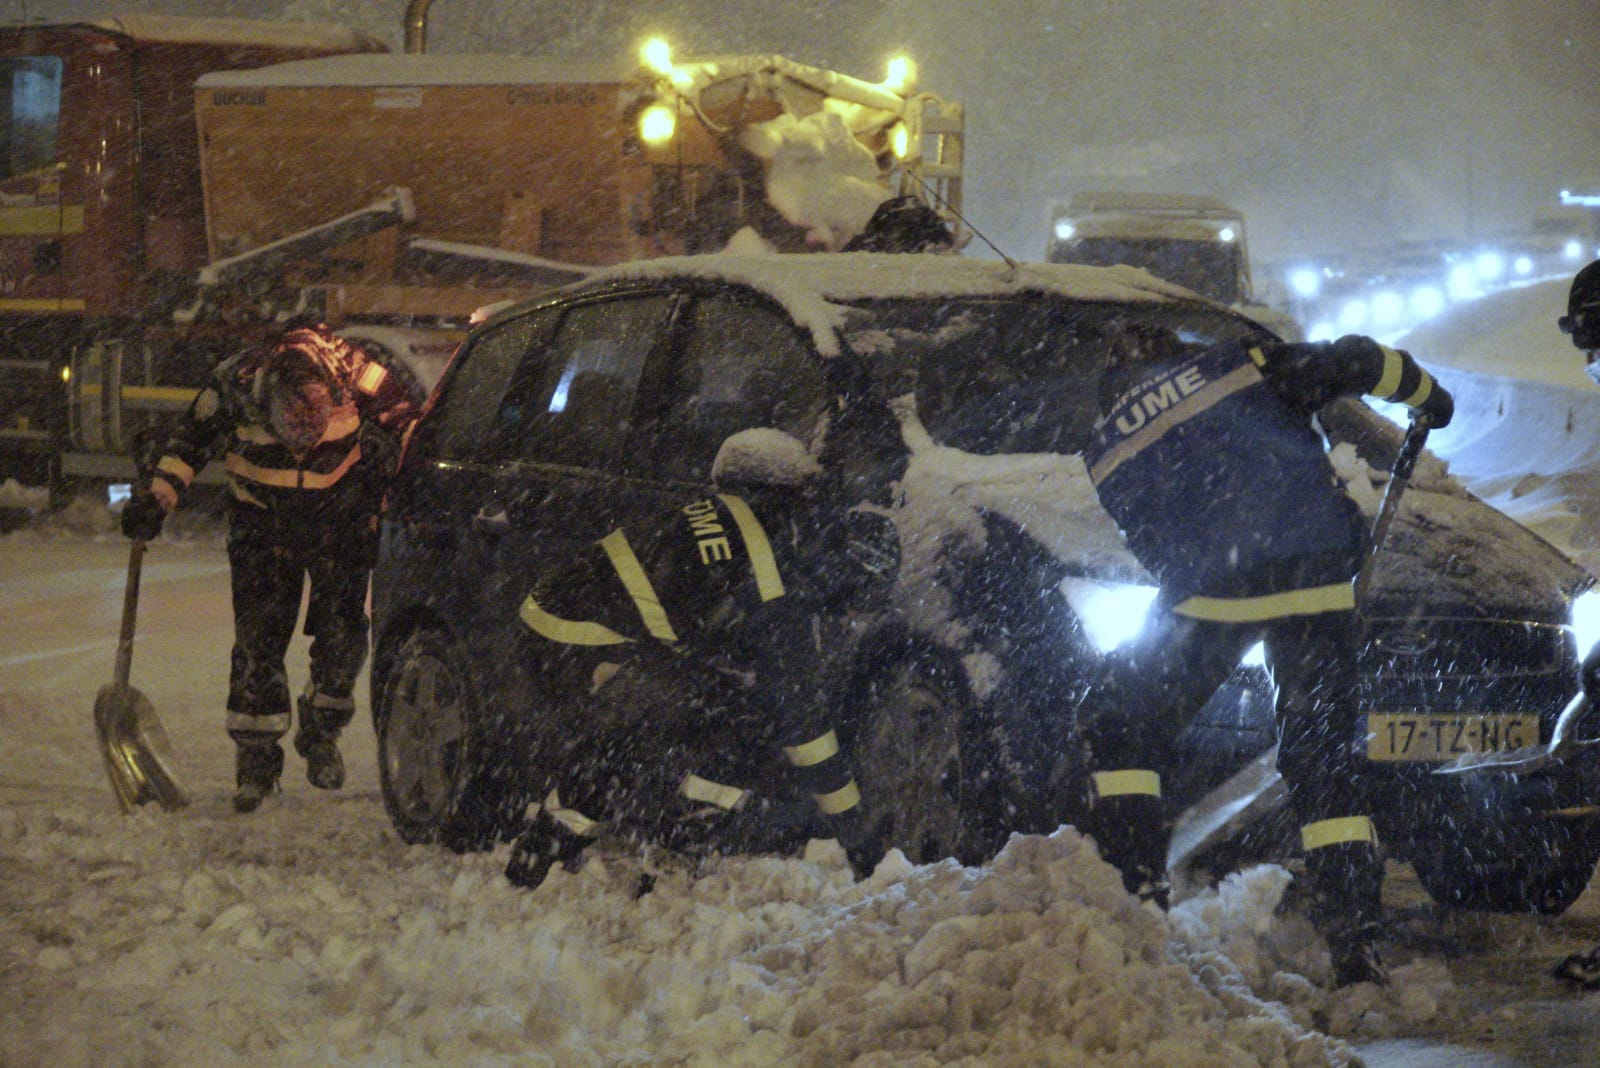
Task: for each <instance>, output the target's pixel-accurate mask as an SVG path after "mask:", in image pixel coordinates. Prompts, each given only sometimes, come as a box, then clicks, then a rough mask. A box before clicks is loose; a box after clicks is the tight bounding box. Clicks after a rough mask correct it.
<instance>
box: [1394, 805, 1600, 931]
mask: <svg viewBox="0 0 1600 1068" xmlns="http://www.w3.org/2000/svg"><path fill="white" fill-rule="evenodd" d="M1504 837H1505V836H1504V834H1503V832H1502V834H1501V835H1498V836H1497V835H1493V834H1491V835H1484V836H1482V837H1480V838H1477V839H1475V840H1472V841H1470V842H1469V841H1464V840H1463V841H1457V842H1455V843H1454V845H1453V847H1450V848H1434V849H1428V850H1423V851H1421V852H1420V853H1419V854H1418V855H1417V856H1414V857H1413V858H1412V867H1413V868H1415V869H1416V872H1417V881H1418V882H1420V883H1421V884H1422V888H1423V889H1424V890H1426V891H1427V892H1428V895H1429V896H1430V897H1432V898H1433V899H1434V900H1435V901H1436V902H1438V903H1439V904H1441V905H1444V906H1447V907H1450V908H1458V909H1468V910H1472V911H1479V912H1513V913H1514V912H1534V913H1540V914H1542V915H1546V916H1559V915H1560V914H1561V913H1563V912H1565V911H1566V910H1567V908H1568V907H1569V906H1571V904H1572V903H1573V902H1574V901H1576V900H1578V898H1579V896H1580V895H1582V894H1583V891H1584V889H1585V888H1586V887H1587V886H1588V885H1589V880H1590V878H1591V877H1592V876H1593V875H1594V872H1595V864H1596V862H1597V860H1600V833H1597V831H1596V828H1594V827H1593V826H1591V825H1590V822H1589V821H1585V820H1565V819H1555V818H1546V819H1535V820H1529V821H1528V822H1527V823H1525V824H1521V825H1519V828H1518V834H1517V835H1516V838H1515V839H1514V840H1513V841H1509V842H1508V841H1505V840H1504ZM1497 839H1498V840H1497Z"/></svg>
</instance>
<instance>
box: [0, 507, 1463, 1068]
mask: <svg viewBox="0 0 1600 1068" xmlns="http://www.w3.org/2000/svg"><path fill="white" fill-rule="evenodd" d="M80 520H82V517H80ZM83 522H87V521H86V520H83ZM96 527H97V528H98V532H95V529H94V528H96ZM125 561H126V543H125V542H123V541H122V540H121V538H120V537H119V536H117V535H116V534H114V533H111V532H109V531H107V530H106V529H105V527H104V526H103V525H100V524H94V523H88V525H87V526H84V525H80V527H79V529H78V530H75V531H72V530H59V529H55V530H49V531H44V532H37V531H24V532H19V533H16V534H13V535H10V536H8V537H6V538H4V539H0V596H3V599H4V601H5V603H6V605H7V608H8V610H7V611H6V612H5V613H4V616H3V618H0V646H3V648H4V649H5V650H6V652H5V653H4V654H3V659H0V664H3V667H4V674H3V676H0V678H3V681H0V737H3V738H4V739H5V742H4V747H3V749H0V894H3V900H4V901H5V902H6V908H5V910H4V913H3V916H0V985H3V987H4V990H5V1000H6V1005H7V1011H6V1026H5V1027H4V1028H0V1064H5V1065H8V1066H17V1068H23V1066H29V1065H35V1064H49V1065H51V1066H53V1068H54V1066H71V1065H96V1066H100V1065H121V1064H126V1065H144V1064H159V1065H169V1066H186V1065H201V1064H204V1065H208V1066H214V1065H227V1064H247V1063H248V1064H255V1063H260V1062H262V1061H263V1060H266V1061H270V1062H272V1063H285V1064H287V1063H332V1064H360V1065H366V1064H371V1065H376V1064H393V1063H406V1064H452V1065H459V1064H472V1065H496V1064H506V1065H511V1064H517V1065H530V1064H532V1065H539V1064H549V1065H562V1066H567V1065H590V1064H593V1065H611V1064H683V1065H705V1066H711V1065H740V1064H749V1065H757V1064H760V1065H773V1064H794V1065H819V1066H820V1065H840V1064H859V1065H887V1064H890V1063H896V1064H899V1063H901V1062H905V1063H909V1064H913V1065H935V1064H969V1065H998V1066H1005V1065H1037V1064H1042V1063H1060V1064H1075V1065H1085V1066H1092V1065H1130V1064H1139V1065H1168V1066H1174V1068H1182V1066H1194V1065H1218V1066H1221V1065H1227V1066H1230V1068H1231V1066H1239V1065H1292V1066H1297V1068H1299V1066H1305V1068H1309V1066H1313V1065H1337V1064H1344V1063H1349V1058H1350V1050H1349V1049H1348V1047H1346V1046H1345V1045H1344V1044H1343V1043H1342V1042H1340V1041H1338V1040H1336V1039H1331V1038H1329V1037H1327V1034H1326V1033H1325V1032H1326V1030H1327V1029H1330V1028H1331V1029H1333V1030H1335V1031H1337V1032H1339V1033H1341V1034H1344V1035H1346V1036H1351V1037H1369V1038H1370V1037H1378V1036H1382V1035H1388V1034H1408V1033H1413V1032H1414V1031H1416V1030H1417V1029H1419V1028H1426V1029H1433V1028H1436V1027H1438V1026H1440V1025H1441V1022H1442V1021H1445V1020H1447V1019H1448V1018H1449V1016H1450V1014H1451V1013H1452V1012H1453V1011H1455V1010H1454V1009H1453V1008H1452V989H1453V988H1452V985H1451V980H1450V975H1449V971H1448V968H1446V967H1445V965H1443V964H1442V963H1440V962H1438V961H1429V960H1419V961H1414V962H1410V963H1407V962H1404V961H1397V963H1398V964H1399V968H1398V970H1397V977H1396V978H1397V983H1396V987H1395V991H1396V994H1395V996H1391V994H1390V993H1387V992H1383V993H1380V992H1378V991H1376V990H1375V989H1373V988H1356V989H1353V990H1349V991H1344V992H1341V993H1339V994H1338V995H1337V996H1330V995H1328V994H1327V993H1326V992H1325V991H1324V990H1323V988H1322V987H1321V986H1320V985H1319V982H1320V980H1321V979H1322V978H1323V969H1325V967H1326V960H1325V955H1324V953H1323V950H1322V947H1321V944H1320V942H1319V941H1318V940H1317V939H1316V937H1315V936H1314V934H1312V932H1311V931H1310V928H1309V927H1308V926H1306V925H1305V924H1304V922H1303V921H1301V920H1299V919H1297V918H1294V917H1292V916H1287V917H1278V916H1274V914H1273V911H1274V906H1275V904H1276V903H1277V901H1278V899H1279V897H1280V896H1281V893H1282V891H1283V888H1284V885H1285V883H1286V882H1287V875H1286V873H1284V872H1283V871H1282V869H1278V868H1273V867H1265V868H1260V869H1256V870H1254V871H1252V872H1249V873H1246V874H1245V875H1243V876H1240V877H1237V878H1235V879H1234V880H1232V881H1231V882H1229V883H1227V884H1225V885H1224V887H1223V889H1222V891H1221V892H1220V893H1212V894H1208V895H1205V896H1202V897H1200V898H1197V899H1194V900H1192V901H1190V902H1187V903H1185V904H1183V905H1181V906H1180V907H1178V908H1177V909H1175V910H1174V913H1173V915H1172V916H1171V918H1170V919H1167V920H1163V919H1161V918H1159V917H1156V916H1154V915H1151V914H1150V913H1147V912H1145V911H1142V910H1140V909H1138V908H1136V907H1134V906H1133V905H1132V903H1131V901H1130V899H1128V898H1127V897H1126V896H1125V895H1124V894H1123V893H1122V892H1121V890H1120V888H1119V882H1118V880H1117V878H1116V876H1115V874H1114V872H1113V871H1112V870H1111V869H1110V868H1109V867H1107V866H1106V865H1105V864H1103V863H1102V862H1101V861H1100V860H1099V859H1098V858H1097V857H1096V856H1095V855H1094V853H1093V850H1092V847H1091V846H1089V845H1087V844H1086V842H1085V841H1084V840H1083V839H1082V838H1080V837H1079V836H1078V834H1077V833H1076V832H1075V831H1072V830H1070V829H1068V830H1062V831H1060V832H1058V833H1057V834H1056V835H1054V836H1052V837H1050V838H1042V837H1032V838H1019V839H1016V840H1014V841H1013V842H1012V844H1011V846H1010V847H1009V848H1008V849H1007V850H1006V852H1005V853H1004V854H1003V855H1002V856H1001V857H1000V858H998V859H997V860H996V861H995V862H994V863H992V864H991V865H988V866H986V867H983V868H973V869H963V868H960V867H957V866H955V865H953V864H943V865H932V866H925V867H913V866H911V865H908V864H906V863H905V862H904V860H903V858H899V857H898V856H892V857H891V859H890V860H889V861H887V862H886V863H885V865H884V866H883V867H881V868H880V871H879V872H878V874H876V875H875V876H874V877H873V879H871V880H870V881H868V882H866V883H862V884H855V883H852V882H851V880H850V879H849V877H848V874H847V869H846V868H845V866H844V863H843V860H842V857H841V856H840V855H839V853H838V851H837V849H836V848H835V847H834V846H833V845H832V844H831V843H826V844H822V843H819V844H816V845H815V846H814V848H813V851H812V853H811V854H810V855H808V856H807V857H805V858H802V859H792V860H777V859H771V858H732V859H724V860H721V861H719V862H716V863H714V864H712V865H710V866H709V867H707V868H706V869H705V870H703V871H700V872H698V873H695V874H694V875H693V877H691V874H690V873H689V872H687V871H685V870H683V869H681V868H679V867H677V866H676V865H675V864H674V862H672V861H671V860H667V859H663V860H661V861H660V862H659V865H660V866H659V869H658V881H657V884H656V887H655V889H654V891H653V892H651V893H650V894H648V895H646V896H644V897H643V898H640V899H637V900H635V897H634V892H635V889H636V887H637V885H638V876H639V874H640V870H641V867H640V863H639V862H638V861H637V860H635V859H632V858H623V857H613V858H610V859H609V860H607V861H605V862H604V863H597V864H591V865H589V866H587V867H585V868H584V870H583V871H581V872H579V873H578V874H575V875H566V874H564V873H557V874H556V875H554V876H552V878H551V879H550V880H549V882H547V883H546V884H545V885H544V886H543V887H541V888H540V889H539V890H537V891H535V892H532V893H528V892H524V891H520V890H516V889H514V888H512V887H511V886H510V885H509V884H507V883H506V882H505V881H504V880H503V879H502V878H501V876H500V872H501V868H502V866H503V864H504V861H505V852H506V850H505V848H504V847H503V848H502V849H501V850H499V851H496V852H493V853H489V854H482V855H475V856H465V857H460V856H455V855H453V854H450V853H447V852H444V851H442V850H438V849H433V848H427V847H409V846H406V845H404V844H403V843H401V842H400V841H399V840H398V839H397V837H396V836H395V835H394V833H393V832H392V830H391V829H390V828H389V826H388V823H387V820H386V818H385V816H384V813H383V806H382V802H381V799H380V797H379V794H378V791H377V783H376V771H375V768H374V764H373V761H374V756H375V752H374V746H373V742H372V738H371V733H370V731H369V730H365V729H362V722H361V721H358V723H357V727H356V728H355V729H353V730H352V732H351V734H350V736H349V738H348V744H347V747H346V748H347V753H348V755H349V757H350V763H351V765H352V774H351V781H350V784H349V786H348V787H347V788H346V790H345V791H343V792H342V793H340V794H336V795H323V794H318V793H317V792H315V791H314V790H312V789H311V788H310V787H309V786H308V785H307V784H306V783H305V782H304V780H303V778H302V776H301V769H300V766H299V763H298V761H297V760H296V759H295V758H293V757H291V760H290V767H289V770H288V772H287V773H286V780H285V792H284V794H283V795H282V796H281V797H280V798H278V799H276V800H275V801H274V802H272V803H271V804H269V806H268V807H267V808H266V809H264V810H263V811H262V812H261V813H259V814H257V815H256V816H255V817H252V818H242V817H236V816H234V815H233V814H232V813H231V811H230V810H229V808H228V801H227V799H228V796H229V792H230V788H231V783H230V782H229V781H228V780H229V779H230V770H231V769H230V763H229V746H228V743H227V740H226V738H225V736H224V735H223V732H222V730H221V726H220V723H219V718H220V717H219V715H218V713H217V711H216V708H217V705H218V704H219V702H220V696H221V690H222V676H223V674H224V672H225V664H226V654H227V649H228V643H229V641H230V634H229V630H228V627H227V621H226V615H227V607H226V595H225V589H226V586H225V561H224V559H223V555H222V551H221V546H220V543H219V542H218V541H217V540H216V539H215V538H213V537H206V536H204V534H202V533H195V534H191V535H189V536H185V537H179V538H176V539H167V538H163V539H162V540H161V541H158V542H156V543H155V545H154V546H153V548H152V551H151V554H150V556H149V557H147V561H146V574H145V587H144V598H143V605H142V610H141V616H140V629H139V639H138V643H137V648H136V652H135V655H134V676H133V682H134V685H135V686H137V687H139V688H140V689H141V690H142V691H143V692H144V693H145V694H146V695H147V696H149V697H150V699H151V700H152V702H153V703H154V705H155V707H156V708H157V710H158V711H159V713H160V715H161V717H162V720H163V722H164V724H165V725H166V728H167V730H168V732H169V734H171V736H172V738H173V744H174V747H175V749H176V750H177V759H178V764H179V769H178V770H179V773H180V775H181V776H182V778H183V779H184V781H185V783H186V785H188V787H189V788H190V790H191V792H192V793H193V795H194V797H195V802H194V804H193V805H192V806H191V808H189V809H188V810H185V811H183V812H181V813H175V814H168V813H163V812H160V811H156V810H153V809H145V810H140V811H138V812H137V813H135V814H134V815H132V816H130V817H123V816H120V815H119V814H118V813H117V811H116V807H115V804H114V802H113V800H112V797H111V794H110V792H109V789H108V787H107V786H106V784H105V782H104V774H103V771H102V770H101V768H100V766H99V764H98V762H97V761H98V758H97V755H96V752H95V745H94V741H93V731H92V728H91V727H90V725H89V711H90V709H91V707H92V703H93V699H94V694H95V692H96V690H97V689H98V687H99V686H101V685H103V684H104V683H105V682H106V681H108V679H109V673H110V667H111V660H112V656H113V649H114V637H115V620H116V618H117V613H118V612H119V610H120V594H121V573H120V569H121V568H122V566H124V564H125ZM303 669H304V661H303V649H302V648H299V647H298V646H297V648H296V650H295V652H294V654H293V656H292V662H291V672H292V673H294V672H300V671H303ZM1319 1026H1320V1027H1321V1028H1323V1030H1318V1027H1319Z"/></svg>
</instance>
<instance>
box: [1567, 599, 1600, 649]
mask: <svg viewBox="0 0 1600 1068" xmlns="http://www.w3.org/2000/svg"><path fill="white" fill-rule="evenodd" d="M1572 636H1573V637H1574V638H1576V639H1577V641H1578V657H1579V659H1582V658H1583V657H1585V656H1588V655H1589V650H1591V649H1593V648H1594V647H1595V643H1596V642H1600V587H1597V588H1595V589H1590V590H1585V591H1584V592H1582V593H1580V594H1578V596H1576V597H1574V598H1573V599H1572Z"/></svg>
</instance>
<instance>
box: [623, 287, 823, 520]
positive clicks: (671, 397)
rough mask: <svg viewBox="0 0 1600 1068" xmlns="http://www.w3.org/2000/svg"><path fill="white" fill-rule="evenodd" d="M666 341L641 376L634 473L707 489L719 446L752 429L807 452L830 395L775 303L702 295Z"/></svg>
mask: <svg viewBox="0 0 1600 1068" xmlns="http://www.w3.org/2000/svg"><path fill="white" fill-rule="evenodd" d="M674 340H675V343H674V345H673V346H671V347H670V348H668V349H665V350H663V351H661V352H659V353H658V354H657V360H656V361H654V362H653V363H652V365H651V366H650V367H649V368H647V371H646V373H647V382H648V386H647V389H646V390H645V392H644V395H643V400H642V403H641V406H640V411H639V413H638V426H637V428H636V430H635V432H634V435H633V442H632V444H631V445H630V448H629V451H630V453H632V454H633V455H635V456H636V457H637V458H638V459H639V461H640V463H641V464H642V465H643V467H641V469H640V473H641V474H644V475H646V476H647V477H648V478H649V479H650V480H651V481H652V482H655V483H658V484H661V485H663V486H666V485H682V486H684V487H685V488H687V487H688V486H696V487H702V488H709V487H710V486H711V482H712V479H711V475H712V463H713V461H714V460H715V459H716V455H717V450H718V449H719V448H720V447H721V445H722V443H723V442H724V441H725V440H726V439H727V438H728V437H729V436H730V435H732V434H734V433H737V432H738V431H741V430H749V429H753V428H756V427H776V428H777V429H779V430H783V431H785V432H786V433H789V434H792V435H793V436H795V437H796V438H799V439H800V440H801V441H802V442H804V443H806V444H807V445H808V446H810V445H812V444H814V443H815V441H816V438H817V436H818V434H819V432H820V429H821V426H822V422H823V417H824V415H825V414H826V413H827V412H828V411H829V410H830V408H831V407H832V391H831V389H830V387H829V384H828V381H827V378H826V376H825V375H824V373H823V370H822V366H821V361H820V359H819V357H818V356H817V355H816V353H815V352H814V350H813V349H812V346H811V344H810V341H809V339H808V338H807V337H806V336H805V335H804V334H802V333H801V332H800V331H799V330H798V329H797V328H796V327H795V325H794V323H793V322H791V321H790V319H789V317H788V315H786V314H785V313H784V312H783V310H782V309H781V308H780V307H778V306H777V305H776V304H773V303H770V302H768V301H766V300H764V299H762V298H760V297H759V296H757V295H755V294H752V293H749V292H746V291H743V290H738V289H719V290H710V291H704V292H701V293H699V294H697V295H696V296H695V297H694V298H693V300H692V301H691V302H690V303H689V304H688V306H687V307H686V308H685V309H684V311H683V312H682V314H681V315H680V321H679V323H678V326H677V329H676V330H675V331H674Z"/></svg>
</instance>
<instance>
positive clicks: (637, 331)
mask: <svg viewBox="0 0 1600 1068" xmlns="http://www.w3.org/2000/svg"><path fill="white" fill-rule="evenodd" d="M672 303H673V298H672V297H670V296H659V295H658V296H648V297H623V298H616V299H610V300H599V301H593V302H590V303H585V304H578V305H575V306H573V307H570V308H568V309H567V310H566V313H565V314H564V315H563V316H562V319H561V325H560V326H559V327H558V328H557V329H556V334H555V337H554V338H553V339H552V340H551V342H550V344H549V345H548V346H547V347H545V348H544V349H543V350H542V351H540V352H538V353H536V354H535V355H534V356H533V357H531V358H530V360H529V361H528V362H527V363H526V364H525V366H524V367H523V368H522V370H521V371H519V373H518V375H517V382H516V383H515V385H514V386H513V387H512V389H511V391H510V392H509V393H508V394H507V395H506V400H505V403H504V404H502V405H501V406H500V410H499V411H498V412H496V415H495V437H496V439H497V441H498V442H499V443H500V448H499V451H500V457H501V458H502V459H506V460H529V461H535V462H539V463H557V464H571V465H575V466H581V467H606V468H615V467H617V466H619V465H620V464H621V463H622V461H623V446H624V444H625V443H626V440H627V436H628V430H629V428H630V426H631V425H632V413H633V403H634V398H635V396H636V395H637V393H638V390H639V375H640V372H641V370H642V369H643V367H644V362H645V358H646V357H647V356H648V355H649V354H650V351H651V349H653V348H654V347H655V346H656V344H657V342H658V341H659V340H660V339H661V336H662V332H663V330H664V329H665V327H666V323H667V317H668V314H669V313H670V311H671V310H672Z"/></svg>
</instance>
